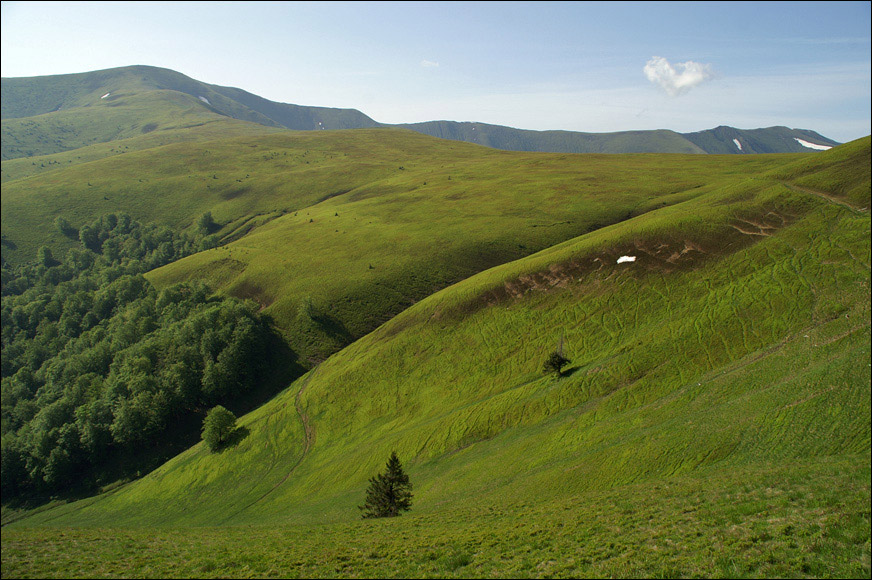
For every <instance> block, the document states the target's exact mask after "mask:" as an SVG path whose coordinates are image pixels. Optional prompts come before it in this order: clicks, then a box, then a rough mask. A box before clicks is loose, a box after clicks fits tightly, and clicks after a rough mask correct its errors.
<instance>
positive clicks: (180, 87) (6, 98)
mask: <svg viewBox="0 0 872 580" xmlns="http://www.w3.org/2000/svg"><path fill="white" fill-rule="evenodd" d="M145 91H174V92H176V93H183V94H185V95H189V96H191V97H194V98H195V99H196V100H197V103H196V104H197V106H199V107H202V108H203V109H205V110H209V111H212V112H214V113H218V114H220V115H224V116H226V117H230V118H233V119H238V120H242V121H249V122H254V123H258V124H260V125H264V126H266V127H273V128H285V129H292V130H298V131H312V130H319V129H361V128H376V127H399V128H405V129H410V130H412V131H416V132H418V133H423V134H426V135H430V136H433V137H438V138H442V139H450V140H456V141H466V142H470V143H477V144H479V145H484V146H487V147H492V148H495V149H504V150H510V151H542V152H562V153H715V154H753V153H795V152H802V151H806V152H808V151H812V150H818V149H827V148H830V147H833V146H836V145H838V144H839V143H838V142H836V141H833V140H832V139H828V138H826V137H824V136H822V135H820V134H818V133H816V132H814V131H811V130H807V129H790V128H788V127H769V128H764V129H736V128H733V127H723V126H722V127H717V128H715V129H710V130H706V131H699V132H694V133H677V132H675V131H670V130H665V129H663V130H649V131H620V132H614V133H583V132H577V131H531V130H524V129H516V128H512V127H504V126H500V125H489V124H485V123H475V122H457V121H429V122H425V123H410V124H398V125H388V124H385V123H379V122H378V121H375V120H374V119H372V118H370V117H368V116H367V115H365V114H364V113H362V112H360V111H358V110H355V109H336V108H327V107H310V106H301V105H292V104H286V103H277V102H273V101H270V100H267V99H264V98H262V97H259V96H257V95H254V94H252V93H249V92H247V91H244V90H242V89H238V88H232V87H222V86H218V85H211V84H207V83H203V82H200V81H197V80H194V79H192V78H190V77H187V76H185V75H183V74H181V73H178V72H175V71H172V70H168V69H164V68H157V67H152V66H129V67H122V68H114V69H107V70H101V71H94V72H86V73H78V74H68V75H55V76H43V77H25V78H4V79H3V80H2V119H3V120H4V123H3V159H14V158H18V157H25V156H30V155H33V154H34V153H54V152H60V151H64V150H69V149H70V148H72V145H70V144H68V143H67V144H65V143H63V140H62V139H60V140H59V139H58V138H57V137H56V136H55V135H51V136H46V135H36V134H33V130H32V129H31V131H30V133H31V134H30V135H29V136H28V134H27V129H25V128H24V127H23V126H22V125H21V124H20V123H12V122H7V121H9V120H12V119H24V118H30V117H35V116H41V115H47V114H53V113H63V112H65V111H69V110H71V109H79V108H82V107H90V106H95V105H98V104H105V105H109V106H111V105H112V104H113V101H114V100H115V99H118V98H119V97H121V96H131V95H133V94H136V93H137V92H145ZM61 124H63V123H61ZM144 127H145V126H144ZM145 128H147V127H145ZM61 132H63V130H61ZM122 133H124V131H123V127H120V128H119V132H118V136H117V138H123V137H122V135H121V134H122ZM110 137H111V135H110ZM92 139H93V140H94V141H98V142H100V141H103V140H104V139H105V136H103V137H96V138H95V137H92ZM48 140H54V141H59V142H58V143H57V144H56V146H55V147H51V146H50V144H48V143H46V141H48ZM108 140H111V139H108ZM34 141H36V142H39V146H38V147H34ZM78 145H79V146H81V145H82V144H78Z"/></svg>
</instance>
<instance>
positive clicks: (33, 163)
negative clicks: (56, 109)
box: [0, 91, 282, 184]
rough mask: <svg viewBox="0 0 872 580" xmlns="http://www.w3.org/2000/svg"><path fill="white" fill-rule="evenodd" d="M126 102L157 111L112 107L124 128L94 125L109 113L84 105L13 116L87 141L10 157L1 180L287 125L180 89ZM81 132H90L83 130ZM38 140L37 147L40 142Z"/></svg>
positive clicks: (38, 129)
mask: <svg viewBox="0 0 872 580" xmlns="http://www.w3.org/2000/svg"><path fill="white" fill-rule="evenodd" d="M127 104H128V105H145V106H146V107H148V108H151V109H152V112H153V113H154V114H153V115H148V116H143V115H141V114H140V111H139V110H129V109H127V107H126V106H125V109H123V110H115V111H113V113H116V114H117V116H115V119H116V120H117V121H119V122H126V123H128V126H127V128H126V129H125V128H121V125H120V124H119V123H116V124H115V126H114V127H113V126H102V125H99V124H97V125H95V127H91V126H90V125H91V124H92V121H95V122H96V121H97V120H101V121H102V120H103V119H105V118H107V117H106V116H104V113H105V111H103V112H99V111H96V112H97V113H98V114H96V115H94V116H90V113H91V112H92V111H90V110H87V111H86V112H87V113H89V114H81V111H79V112H77V114H69V113H63V114H58V115H54V116H46V117H30V118H28V119H26V120H23V121H18V120H14V121H10V124H12V123H18V124H20V125H21V126H22V127H26V126H28V125H30V126H32V127H33V128H34V131H33V133H34V135H44V134H48V133H51V131H52V129H51V127H50V126H51V125H55V126H60V127H62V129H60V130H58V132H57V133H51V134H52V135H63V134H64V133H68V134H70V135H72V134H73V133H75V132H80V133H79V137H77V138H75V139H74V141H73V142H70V143H69V144H70V145H71V146H74V145H82V146H80V147H78V148H76V149H71V150H69V151H61V152H58V153H49V154H45V155H34V156H31V157H24V158H18V159H9V160H5V161H3V163H2V173H0V180H2V182H3V183H4V184H5V183H6V182H9V181H16V180H19V179H24V178H27V177H34V176H38V175H43V174H45V173H49V172H53V171H58V170H64V169H68V168H70V167H72V166H74V165H79V164H82V163H89V162H91V161H98V160H101V159H105V158H107V157H114V156H118V155H124V154H127V153H133V152H136V151H143V150H147V149H153V148H156V147H161V146H163V145H169V144H172V143H179V142H192V141H214V140H217V139H226V138H232V137H242V136H254V135H264V134H269V133H274V132H276V131H282V129H274V128H269V127H265V126H263V125H259V124H257V123H249V122H246V121H238V120H236V119H231V118H229V117H224V116H222V115H217V114H215V113H211V112H209V111H207V110H205V109H204V108H203V107H202V106H201V105H200V104H198V103H194V102H192V101H191V100H190V98H188V97H185V96H183V95H179V94H178V93H171V92H166V91H153V92H150V93H147V94H141V95H136V96H135V97H131V98H130V99H129V101H128V103H127ZM65 117H67V118H68V119H69V124H67V121H66V119H65ZM108 117H109V118H112V117H113V115H111V114H110V115H108ZM155 119H159V120H160V121H159V122H158V121H156V120H155ZM4 123H5V122H4ZM82 132H84V133H85V134H84V135H83V134H82ZM127 135H131V136H129V137H128V136H127ZM104 137H112V138H113V139H112V140H110V141H107V142H103V141H101V140H100V139H101V138H104ZM40 138H41V137H40ZM4 140H5V137H4ZM34 146H35V147H38V146H39V145H34Z"/></svg>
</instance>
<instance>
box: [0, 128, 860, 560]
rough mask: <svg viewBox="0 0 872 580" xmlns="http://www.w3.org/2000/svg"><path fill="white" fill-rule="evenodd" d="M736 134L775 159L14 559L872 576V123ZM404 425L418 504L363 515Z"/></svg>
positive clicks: (101, 500)
mask: <svg viewBox="0 0 872 580" xmlns="http://www.w3.org/2000/svg"><path fill="white" fill-rule="evenodd" d="M494 155H496V154H494ZM500 155H502V154H500ZM587 159H588V158H587V157H584V156H582V157H580V158H579V163H582V162H584V161H585V160H587ZM597 159H598V158H597ZM618 159H620V160H621V161H623V162H625V163H628V162H629V161H630V160H635V159H646V158H636V157H632V158H618ZM669 159H670V160H672V159H673V158H671V157H670V158H669ZM680 159H681V162H682V163H685V164H686V167H693V166H694V165H693V163H694V162H695V161H696V160H698V159H702V160H704V159H709V158H707V157H698V156H689V157H683V158H680ZM728 159H729V160H732V159H739V160H748V159H759V160H760V162H761V163H764V165H761V166H758V167H757V168H756V169H757V170H756V171H749V172H746V173H742V172H738V171H736V167H733V168H732V169H733V172H732V178H731V179H728V178H726V177H723V178H722V179H719V180H713V181H710V182H708V183H704V184H703V186H702V187H699V188H696V189H695V190H694V193H693V194H692V195H690V194H686V193H683V194H679V195H677V196H675V198H674V199H673V200H672V201H673V203H668V204H666V205H665V206H662V207H655V206H657V205H659V204H654V206H652V202H651V201H650V199H649V201H648V202H646V204H647V205H648V208H649V210H650V211H646V212H637V213H634V214H633V215H631V216H628V218H629V219H624V220H620V221H618V222H616V223H613V224H612V225H607V226H606V227H601V228H598V229H595V230H592V231H590V232H587V233H582V234H581V235H579V236H576V237H572V238H571V239H567V241H565V242H563V243H559V244H555V245H553V246H551V247H549V248H546V249H543V250H542V251H540V252H537V253H535V254H533V255H530V256H527V257H523V258H521V259H518V260H516V261H513V262H509V263H506V264H503V265H499V266H496V267H494V268H492V269H488V270H486V271H483V272H481V273H479V274H477V275H474V276H471V277H469V278H467V279H465V280H463V281H460V282H458V283H457V284H454V285H452V286H449V287H447V288H445V289H443V290H441V291H439V292H437V293H435V294H433V295H432V296H429V297H427V298H425V299H422V300H420V301H419V302H417V303H416V304H414V305H412V306H411V307H409V308H408V309H406V310H405V311H403V312H402V313H401V314H399V315H397V316H395V317H393V318H392V319H391V320H390V321H388V322H386V323H385V324H383V325H382V326H380V327H379V328H378V329H376V330H375V331H374V332H371V333H370V334H367V335H366V336H364V337H363V338H361V339H359V340H357V341H356V342H354V343H353V344H352V345H350V346H349V347H347V348H345V349H343V350H342V351H340V352H338V353H337V354H336V355H334V356H331V357H330V358H329V359H327V360H325V361H324V362H323V363H321V364H320V365H318V366H317V367H316V368H315V369H313V370H312V371H310V372H309V373H308V374H307V375H305V376H304V377H302V378H301V379H299V380H298V381H297V382H295V383H294V384H293V385H291V386H290V387H289V388H288V389H287V390H286V391H284V392H283V393H281V394H280V395H278V396H277V397H276V398H275V399H274V400H273V401H271V402H269V403H267V404H266V405H264V406H263V407H261V408H260V409H258V410H257V411H254V412H253V413H251V414H249V415H246V416H245V417H243V418H242V420H241V425H242V426H243V428H244V429H245V436H244V438H243V439H242V440H241V441H240V442H239V444H238V445H237V446H235V447H233V448H230V449H227V450H225V451H224V452H223V453H220V454H210V453H208V452H207V451H206V449H205V448H204V447H203V446H202V445H197V446H195V447H193V448H192V449H190V450H188V451H186V452H185V453H183V454H181V455H179V456H178V457H176V458H175V459H174V460H172V461H170V462H168V463H167V464H165V465H164V466H163V467H161V468H160V469H158V470H156V471H155V472H153V473H151V474H149V475H148V476H146V477H144V478H143V479H141V480H139V481H136V482H133V483H131V484H128V485H126V486H123V487H121V488H118V489H115V490H112V491H111V492H109V493H106V494H104V495H101V496H98V497H95V498H92V499H88V500H85V501H82V502H76V503H71V504H67V505H62V506H57V507H54V508H52V509H47V510H44V511H41V512H40V513H36V514H33V515H31V517H30V518H28V519H26V520H22V521H20V522H18V523H16V524H13V525H11V526H7V527H6V528H5V529H4V534H3V542H4V550H3V554H4V556H3V558H4V569H5V570H6V569H8V570H14V571H19V572H24V573H28V574H35V575H49V574H50V573H51V571H52V570H53V569H54V567H53V565H52V564H51V563H49V562H50V561H49V560H45V559H43V558H44V557H45V556H43V555H47V554H48V553H49V550H51V553H52V554H54V553H55V552H56V551H57V550H58V548H60V551H61V554H62V556H61V558H63V561H65V562H67V564H66V565H65V566H62V567H61V568H62V569H63V570H64V572H65V573H67V574H73V573H75V571H76V569H77V568H76V567H77V566H87V564H84V562H88V561H93V560H91V559H92V558H96V561H97V562H102V561H104V559H110V560H112V561H114V562H115V563H114V564H113V568H112V572H113V573H115V574H146V575H197V574H198V573H199V574H204V573H206V574H218V575H231V576H246V575H265V574H279V575H283V576H288V577H292V576H335V575H362V576H387V575H391V576H393V575H396V576H403V577H419V576H433V575H436V576H458V577H469V576H476V577H478V576H491V575H495V574H496V575H515V576H525V577H527V576H539V575H555V576H568V577H578V576H589V575H596V576H600V575H603V576H613V575H621V576H637V575H640V576H668V577H678V576H730V577H732V576H737V575H749V576H815V577H823V576H834V577H839V576H863V575H868V573H869V529H870V519H869V514H870V511H869V491H870V411H869V409H870V387H869V385H870V364H869V360H870V302H869V296H870V261H872V256H870V247H869V236H870V220H869V211H868V207H869V198H870V187H869V159H870V140H869V139H868V138H866V139H863V140H860V141H857V142H853V143H850V144H847V145H844V146H841V147H838V148H836V149H834V150H832V151H829V152H826V153H824V154H821V155H816V156H799V157H795V158H791V157H778V158H777V162H775V161H774V160H771V159H770V158H768V157H760V158H741V157H739V158H735V157H729V158H722V159H720V162H721V163H726V160H728ZM767 159H770V163H771V165H770V166H768V167H767V166H765V163H766V160H767ZM647 162H648V163H649V164H651V163H654V164H656V163H665V162H666V161H664V159H663V158H660V157H654V158H653V159H647ZM670 162H671V161H670ZM409 165H410V166H412V164H411V163H410V164H409ZM648 169H649V170H650V169H651V165H648ZM706 169H707V171H708V174H711V167H708V168H706ZM722 169H724V170H726V169H727V166H722ZM578 171H580V168H575V170H574V171H573V172H572V173H573V174H575V173H577V172H578ZM688 171H689V169H688ZM552 172H553V168H552ZM729 173H730V172H728V171H725V175H726V174H729ZM452 175H458V174H457V173H454V170H452ZM684 175H685V176H686V175H687V173H685V174H684ZM453 180H454V179H452V181H453ZM824 186H825V187H824ZM624 187H627V185H625V186H624ZM622 189H623V188H622ZM628 189H629V188H628ZM681 191H686V189H684V190H681ZM552 195H553V194H552ZM614 195H615V194H614V193H613V194H612V196H614ZM422 197H423V196H422ZM585 197H590V196H585ZM610 197H611V196H610ZM340 199H341V197H336V198H332V199H330V200H327V201H325V202H324V203H326V204H331V205H328V206H326V207H324V208H323V209H322V210H321V211H320V213H315V214H312V216H313V217H312V218H310V219H316V218H317V219H316V221H315V222H313V223H317V221H318V220H319V219H326V218H327V217H330V216H331V214H330V212H331V211H332V212H334V213H339V214H340V215H339V216H338V217H341V216H342V215H343V211H342V209H343V206H338V205H332V204H335V203H337V202H338V200H340ZM858 202H859V203H858ZM403 205H405V206H411V205H412V204H410V203H406V204H403ZM479 205H480V203H479V200H478V199H476V200H475V202H470V203H469V204H468V207H470V208H474V207H477V206H479ZM347 211H349V212H350V211H352V209H351V208H350V207H349V208H348V210H347ZM398 211H400V210H398ZM582 213H583V212H582ZM362 215H363V214H362V213H361V214H357V217H358V218H360V217H361V216H362ZM291 217H292V216H286V217H285V218H282V219H285V220H290V218H291ZM298 217H299V216H298ZM333 217H337V216H335V215H334V216H333ZM473 223H474V222H473ZM281 225H282V221H281V220H274V221H273V222H270V224H268V225H267V226H264V227H263V228H260V229H259V230H255V234H260V235H263V236H265V232H268V231H270V228H279V226H281ZM440 227H444V226H440ZM476 227H480V226H473V227H470V228H469V229H470V230H474V229H475V228H476ZM255 234H251V239H252V240H256V239H257V236H256V235H255ZM273 235H278V234H273ZM270 237H272V236H270ZM312 237H313V238H315V237H316V236H312ZM247 238H248V236H247V237H244V238H242V239H240V240H239V242H236V245H233V246H232V248H233V252H234V254H236V253H237V252H238V253H240V254H243V255H244V254H245V251H246V246H245V244H244V242H245V240H246V239H247ZM394 243H395V244H396V243H397V242H394ZM360 244H361V242H359V241H358V242H356V244H349V246H351V247H353V246H355V245H360ZM225 251H228V252H229V251H230V250H229V249H228V250H225ZM310 255H314V254H310ZM622 257H632V258H635V259H634V260H632V261H630V260H621V259H620V258H622ZM333 264H334V270H335V271H338V270H340V269H342V268H343V267H344V266H342V265H341V264H343V262H342V261H341V260H340V261H338V262H333ZM183 265H184V262H179V263H177V264H175V265H173V266H171V267H170V268H181V267H182V266H183ZM406 268H407V271H409V272H411V271H412V270H413V269H412V268H409V267H408V266H407V267H406ZM187 269H188V270H190V271H192V272H193V271H194V269H193V268H191V267H190V266H189V267H188V268H187ZM165 275H167V273H166V272H164V271H163V270H158V271H156V272H155V274H154V276H155V277H158V278H159V277H160V276H165ZM558 343H563V344H564V345H565V346H564V349H565V353H566V355H567V356H568V358H569V359H570V360H571V363H570V365H569V368H568V369H567V370H566V371H565V372H564V373H563V376H560V377H554V376H545V375H543V373H542V362H543V361H544V359H545V357H546V356H547V354H548V352H550V351H551V350H553V349H554V348H555V347H556V346H557V344H558ZM394 450H395V451H397V452H398V453H399V455H400V457H401V458H402V459H403V461H404V463H405V464H406V465H407V467H408V471H409V473H410V475H411V478H412V481H413V482H414V484H415V500H414V501H415V503H414V508H413V511H412V513H411V514H409V515H406V516H403V517H402V518H398V519H397V520H394V521H385V522H381V521H376V522H367V523H364V522H361V521H360V520H359V519H358V518H359V515H358V513H357V509H356V507H355V506H356V505H358V504H359V503H361V501H362V498H363V490H364V488H365V485H366V481H367V478H368V477H369V476H371V475H372V474H373V473H374V472H375V471H377V470H378V469H379V468H380V467H381V466H382V464H383V462H384V460H385V459H386V457H387V456H388V454H389V453H390V452H391V451H394ZM40 526H50V527H51V528H57V529H58V530H62V531H63V532H62V533H63V535H61V534H60V533H59V532H58V531H54V530H53V529H45V528H41V527H40ZM70 526H76V527H78V526H84V527H85V529H81V530H76V529H74V528H71V527H70ZM110 526H112V527H115V528H118V527H121V528H122V529H121V530H116V529H109V530H106V529H105V528H108V527H110ZM156 526H157V528H155V527H156ZM188 526H210V527H209V528H208V529H203V528H200V527H191V528H189V527H188ZM249 526H253V527H249ZM76 542H89V543H90V544H92V545H95V546H98V548H97V549H95V550H94V552H93V553H96V554H98V555H97V556H92V555H84V556H80V557H71V556H70V552H69V548H70V547H71V546H72V545H73V543H76ZM125 546H126V548H125ZM131 548H135V550H133V552H135V553H136V554H137V556H136V557H127V556H123V555H122V554H123V553H124V552H126V553H131ZM26 554H28V555H29V556H26ZM182 554H184V556H183V555H182ZM56 558H57V556H54V555H53V556H52V560H51V562H54V561H55V560H56ZM179 559H181V560H183V563H181V564H179V565H180V567H176V565H175V564H174V562H176V561H177V560H179ZM80 569H81V570H83V571H84V570H87V569H88V568H86V567H85V568H80Z"/></svg>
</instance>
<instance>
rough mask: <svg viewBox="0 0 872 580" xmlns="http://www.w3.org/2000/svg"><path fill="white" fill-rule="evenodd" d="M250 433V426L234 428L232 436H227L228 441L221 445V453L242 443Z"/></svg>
mask: <svg viewBox="0 0 872 580" xmlns="http://www.w3.org/2000/svg"><path fill="white" fill-rule="evenodd" d="M250 434H251V431H250V430H249V429H248V427H237V428H236V429H234V431H233V433H231V434H230V436H229V437H227V441H225V442H224V443H223V444H222V445H221V448H220V449H219V450H218V451H219V453H224V452H225V451H227V450H228V449H232V448H233V447H236V446H237V445H239V444H240V443H242V441H244V440H245V438H246V437H248V436H249V435H250Z"/></svg>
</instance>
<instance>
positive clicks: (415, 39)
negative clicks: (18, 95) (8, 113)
mask: <svg viewBox="0 0 872 580" xmlns="http://www.w3.org/2000/svg"><path fill="white" fill-rule="evenodd" d="M870 17H872V15H870V2H771V3H769V2H592V3H588V2H482V3H478V2H348V3H345V2H168V3H165V2H59V3H53V2H2V35H0V42H2V53H0V54H2V76H3V77H22V76H41V75H53V74H66V73H76V72H86V71H92V70H100V69H106V68H112V67H118V66H127V65H133V64H145V65H152V66H159V67H165V68H169V69H173V70H175V71H178V72H181V73H183V74H185V75H188V76H190V77H192V78H195V79H197V80H200V81H204V82H207V83H212V84H217V85H223V86H234V87H239V88H242V89H244V90H247V91H249V92H251V93H255V94H257V95H260V96H262V97H265V98H267V99H270V100H274V101H279V102H284V103H294V104H300V105H315V106H325V107H344V108H354V109H358V110H360V111H362V112H364V113H365V114H367V115H369V116H370V117H372V118H373V119H375V120H377V121H380V122H383V123H406V122H409V123H411V122H419V121H430V120H440V119H448V120H455V121H478V122H484V123H494V124H499V125H508V126H511V127H518V128H522V129H535V130H546V129H566V130H572V131H589V132H609V131H624V130H632V129H672V130H676V131H680V132H688V131H700V130H704V129H710V128H713V127H715V126H717V125H731V126H734V127H739V128H743V129H752V128H758V127H769V126H773V125H786V126H789V127H795V128H803V129H812V130H815V131H817V132H819V133H821V134H822V135H824V136H826V137H830V138H832V139H835V140H836V141H842V142H844V141H849V140H852V139H856V138H859V137H863V136H866V135H869V134H870V132H872V129H870V108H872V97H870V79H872V72H870V69H872V53H870V35H872V33H870Z"/></svg>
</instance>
